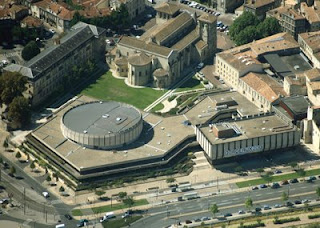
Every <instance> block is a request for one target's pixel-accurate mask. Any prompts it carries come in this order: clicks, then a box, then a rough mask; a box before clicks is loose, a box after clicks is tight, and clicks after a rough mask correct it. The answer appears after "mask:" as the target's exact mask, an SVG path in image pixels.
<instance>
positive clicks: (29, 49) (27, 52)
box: [21, 41, 40, 61]
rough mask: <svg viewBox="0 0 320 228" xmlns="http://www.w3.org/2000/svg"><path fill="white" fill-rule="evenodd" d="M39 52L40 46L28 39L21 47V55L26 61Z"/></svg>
mask: <svg viewBox="0 0 320 228" xmlns="http://www.w3.org/2000/svg"><path fill="white" fill-rule="evenodd" d="M39 53H40V48H39V47H38V45H37V43H36V42H35V41H30V42H29V43H28V44H27V45H26V46H25V47H24V48H23V49H22V53H21V56H22V58H23V59H24V60H26V61H28V60H30V59H32V58H33V57H35V56H36V55H38V54H39Z"/></svg>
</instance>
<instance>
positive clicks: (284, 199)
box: [281, 192, 289, 202]
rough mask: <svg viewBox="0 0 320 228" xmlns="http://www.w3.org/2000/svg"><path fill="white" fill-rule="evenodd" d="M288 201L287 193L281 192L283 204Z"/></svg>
mask: <svg viewBox="0 0 320 228" xmlns="http://www.w3.org/2000/svg"><path fill="white" fill-rule="evenodd" d="M288 199H289V196H288V194H287V193H285V192H283V193H282V195H281V200H282V201H283V202H285V201H287V200H288Z"/></svg>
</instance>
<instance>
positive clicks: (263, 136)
mask: <svg viewBox="0 0 320 228" xmlns="http://www.w3.org/2000/svg"><path fill="white" fill-rule="evenodd" d="M222 131H224V132H226V131H228V134H222ZM196 136H197V141H198V142H199V144H200V146H201V147H202V148H203V150H204V151H205V154H206V156H207V158H208V160H209V161H210V162H211V163H215V162H217V161H218V160H223V159H228V158H231V157H237V156H241V155H247V154H252V153H262V152H265V151H272V150H277V149H285V148H289V147H293V146H296V145H299V143H300V132H299V130H298V129H297V128H296V127H295V126H294V125H290V124H287V123H286V122H284V121H283V120H282V119H280V118H279V117H278V116H276V115H272V114H270V113H267V114H258V115H253V116H245V117H240V118H235V119H233V120H231V121H227V122H222V123H212V124H208V125H205V126H204V125H202V126H197V127H196Z"/></svg>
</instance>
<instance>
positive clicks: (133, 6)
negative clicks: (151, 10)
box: [109, 0, 146, 19]
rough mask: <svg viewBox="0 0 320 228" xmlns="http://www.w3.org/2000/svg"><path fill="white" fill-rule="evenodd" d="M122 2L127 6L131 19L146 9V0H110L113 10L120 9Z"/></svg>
mask: <svg viewBox="0 0 320 228" xmlns="http://www.w3.org/2000/svg"><path fill="white" fill-rule="evenodd" d="M121 4H124V5H125V6H126V7H127V10H128V13H129V17H130V18H131V19H133V18H135V17H137V16H139V15H140V14H142V13H143V12H144V11H145V9H146V3H145V0H110V2H109V5H110V7H112V9H113V10H118V9H119V7H120V5H121Z"/></svg>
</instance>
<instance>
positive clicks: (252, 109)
mask: <svg viewBox="0 0 320 228" xmlns="http://www.w3.org/2000/svg"><path fill="white" fill-rule="evenodd" d="M231 101H235V102H234V103H236V105H232V106H228V108H229V109H232V108H233V109H234V108H235V109H237V111H238V114H239V115H240V116H247V115H252V114H258V113H261V110H260V109H259V108H258V107H257V106H255V105H254V104H252V103H251V102H250V101H249V100H248V99H247V98H246V97H244V96H242V95H241V94H240V93H238V92H236V91H227V92H219V93H215V94H209V95H208V96H207V97H205V98H204V99H203V100H202V101H200V102H199V103H198V104H196V105H195V106H194V107H193V108H192V109H190V110H189V111H188V112H186V113H185V116H186V117H187V118H188V119H189V120H190V122H191V123H192V124H193V125H197V124H204V123H206V122H207V121H208V120H210V119H211V118H212V116H214V115H215V114H217V113H218V111H217V110H215V108H216V106H217V104H218V105H219V104H220V103H224V102H231Z"/></svg>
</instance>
